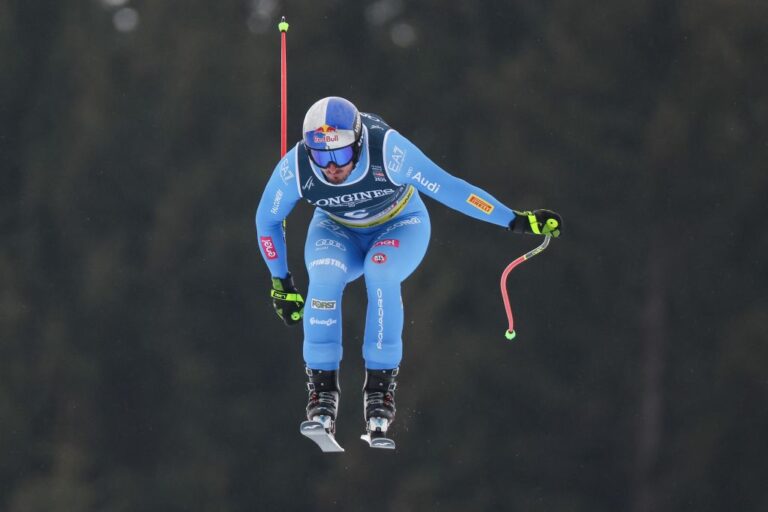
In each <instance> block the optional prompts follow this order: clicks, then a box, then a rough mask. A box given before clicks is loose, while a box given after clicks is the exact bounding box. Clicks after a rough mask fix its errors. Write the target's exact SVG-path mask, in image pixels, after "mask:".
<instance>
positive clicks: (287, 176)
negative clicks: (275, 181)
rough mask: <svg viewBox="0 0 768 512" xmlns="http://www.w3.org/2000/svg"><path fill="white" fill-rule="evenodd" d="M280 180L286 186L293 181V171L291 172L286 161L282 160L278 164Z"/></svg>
mask: <svg viewBox="0 0 768 512" xmlns="http://www.w3.org/2000/svg"><path fill="white" fill-rule="evenodd" d="M280 178H282V180H283V183H285V184H286V185H287V184H288V182H289V181H291V180H292V179H293V171H292V170H291V165H290V164H289V163H288V160H283V162H282V163H281V164H280Z"/></svg>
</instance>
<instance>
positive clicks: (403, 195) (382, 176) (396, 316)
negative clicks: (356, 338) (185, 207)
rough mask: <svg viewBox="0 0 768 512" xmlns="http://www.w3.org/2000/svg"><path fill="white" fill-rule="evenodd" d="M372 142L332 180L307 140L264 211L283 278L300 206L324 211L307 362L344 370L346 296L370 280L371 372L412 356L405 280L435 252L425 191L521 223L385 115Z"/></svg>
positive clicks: (270, 255) (277, 174) (273, 183)
mask: <svg viewBox="0 0 768 512" xmlns="http://www.w3.org/2000/svg"><path fill="white" fill-rule="evenodd" d="M361 115H362V122H363V145H362V148H361V150H360V156H359V159H358V161H357V163H356V165H355V167H354V169H353V170H352V173H351V174H350V175H349V178H348V179H347V180H346V181H345V182H343V183H341V184H338V185H333V184H331V183H329V182H328V181H327V180H326V179H325V176H324V174H323V172H322V169H320V168H319V167H317V166H316V165H315V164H314V163H313V162H312V161H311V159H310V158H309V157H308V155H307V153H306V151H305V150H304V148H303V147H302V143H301V142H299V143H298V144H296V146H294V147H293V148H292V149H291V150H290V151H288V152H287V153H286V155H285V156H284V157H283V158H282V159H281V160H280V162H279V163H278V164H277V166H276V167H275V170H274V172H273V173H272V176H271V178H270V179H269V182H268V183H267V186H266V189H265V190H264V194H263V196H262V198H261V201H260V203H259V206H258V210H257V212H256V229H257V236H258V239H259V245H260V249H261V254H262V256H263V258H264V261H265V262H266V264H267V266H268V267H269V271H270V273H271V274H272V276H273V277H279V278H283V277H285V276H287V275H288V264H287V258H286V244H285V237H284V233H283V220H284V219H285V218H286V217H287V216H288V214H289V213H290V212H291V210H292V209H293V207H294V205H295V204H296V203H297V201H299V199H304V200H305V201H307V202H309V203H310V204H311V205H313V206H315V213H314V216H313V218H312V220H311V222H310V224H309V230H308V233H307V239H306V244H305V248H304V261H305V264H306V268H307V272H308V276H309V289H308V291H307V297H306V302H305V308H304V316H303V325H304V348H303V352H304V361H305V363H306V365H307V367H308V368H313V369H318V370H337V369H338V368H339V364H340V362H341V358H342V332H341V325H342V322H341V319H342V317H341V299H342V293H343V291H344V287H345V285H346V284H347V283H349V282H351V281H353V280H355V279H357V278H358V277H360V276H361V275H362V276H364V277H365V285H366V289H367V295H368V305H367V314H366V323H365V333H364V338H363V358H364V360H365V366H366V368H369V369H374V370H376V369H388V368H396V367H398V366H399V364H400V360H401V358H402V353H403V341H402V331H403V303H402V299H401V295H400V285H401V283H402V282H403V281H404V280H405V279H406V278H407V277H408V276H409V275H410V274H411V273H412V272H413V271H414V270H415V269H416V267H417V266H418V265H419V263H420V262H421V260H422V258H423V257H424V254H425V253H426V251H427V246H428V244H429V238H430V221H429V215H428V214H427V209H426V207H425V205H424V202H423V201H422V199H421V194H424V195H426V196H428V197H430V198H432V199H434V200H436V201H439V202H441V203H443V204H444V205H446V206H448V207H450V208H453V209H455V210H458V211H459V212H461V213H464V214H466V215H469V216H470V217H473V218H475V219H479V220H482V221H485V222H489V223H491V224H496V225H498V226H503V227H505V228H506V227H508V226H509V225H510V222H511V221H512V220H513V219H514V218H515V213H514V212H513V210H511V209H510V208H507V207H506V206H504V205H503V204H501V203H500V202H499V201H498V200H497V199H495V198H494V197H493V196H491V195H490V194H488V193H487V192H485V191H484V190H482V189H480V188H477V187H475V186H473V185H470V184H469V183H467V182H466V181H463V180H461V179H459V178H456V177H454V176H452V175H451V174H449V173H448V172H446V171H444V170H443V169H441V168H440V167H439V166H438V165H437V164H435V163H434V162H432V161H431V160H430V159H429V158H427V157H426V156H425V155H424V153H422V152H421V150H419V148H418V147H416V146H415V145H414V144H413V143H411V142H410V141H409V140H408V139H406V138H405V137H403V136H402V135H401V134H400V133H398V132H397V131H395V130H393V129H391V128H390V127H389V126H388V125H387V124H386V123H385V122H384V121H383V120H382V119H381V118H380V117H378V116H376V115H373V114H365V113H361Z"/></svg>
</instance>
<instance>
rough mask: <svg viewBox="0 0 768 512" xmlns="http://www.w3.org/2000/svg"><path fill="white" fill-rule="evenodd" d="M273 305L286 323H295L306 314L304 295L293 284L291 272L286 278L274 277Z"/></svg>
mask: <svg viewBox="0 0 768 512" xmlns="http://www.w3.org/2000/svg"><path fill="white" fill-rule="evenodd" d="M270 296H271V297H272V305H273V306H274V307H275V313H277V316H279V317H280V319H281V320H282V321H283V322H285V325H294V324H297V323H299V322H300V321H301V318H302V317H303V316H304V297H302V296H301V294H300V293H299V291H298V290H297V289H296V286H295V285H294V284H293V276H291V274H290V272H289V273H288V275H287V276H285V277H284V278H282V279H281V278H279V277H273V278H272V291H271V293H270Z"/></svg>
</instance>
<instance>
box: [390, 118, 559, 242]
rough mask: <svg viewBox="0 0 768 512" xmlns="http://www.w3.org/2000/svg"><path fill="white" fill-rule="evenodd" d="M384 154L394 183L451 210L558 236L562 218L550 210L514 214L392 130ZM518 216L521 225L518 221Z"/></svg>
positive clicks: (519, 229)
mask: <svg viewBox="0 0 768 512" xmlns="http://www.w3.org/2000/svg"><path fill="white" fill-rule="evenodd" d="M384 151H385V155H386V158H387V172H388V173H389V176H390V179H392V181H393V182H395V183H396V184H402V183H409V184H411V185H413V186H414V187H416V189H417V190H419V192H421V193H423V194H426V195H427V196H429V197H431V198H432V199H435V200H436V201H439V202H441V203H443V204H444V205H446V206H448V207H450V208H453V209H454V210H458V211H460V212H461V213H464V214H466V215H469V216H470V217H474V218H475V219H479V220H482V221H485V222H490V223H491V224H496V225H499V226H504V227H506V228H509V229H512V230H513V232H515V233H529V234H536V235H547V234H551V235H552V236H555V237H557V236H559V235H560V231H561V230H562V219H561V218H560V216H559V215H558V214H557V213H555V212H553V211H550V210H534V211H533V212H528V211H525V212H518V211H516V210H512V209H510V208H508V207H507V206H505V205H504V204H502V203H501V202H500V201H499V200H498V199H496V198H495V197H493V196H492V195H491V194H489V193H488V192H486V191H485V190H483V189H481V188H479V187H476V186H474V185H472V184H470V183H467V182H466V181H464V180H462V179H460V178H457V177H455V176H453V175H451V174H449V173H448V172H446V171H445V170H443V169H442V168H441V167H440V166H439V165H437V164H436V163H435V162H433V161H432V160H430V159H429V158H428V157H427V156H426V155H425V154H424V153H423V152H422V151H421V150H420V149H419V148H418V147H416V145H414V144H413V143H412V142H411V141H409V140H408V139H406V138H405V137H403V136H402V135H400V134H399V133H397V132H395V131H392V132H390V133H389V134H388V135H387V139H386V143H385V148H384ZM521 217H522V218H523V221H522V222H521V221H519V220H518V219H519V218H521ZM516 220H517V222H516Z"/></svg>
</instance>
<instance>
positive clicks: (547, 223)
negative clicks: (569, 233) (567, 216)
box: [509, 210, 563, 238]
mask: <svg viewBox="0 0 768 512" xmlns="http://www.w3.org/2000/svg"><path fill="white" fill-rule="evenodd" d="M513 211H514V212H515V218H514V219H512V222H510V223H509V229H511V230H512V232H513V233H525V234H529V235H552V236H553V237H555V238H557V237H559V236H560V232H561V231H562V229H563V219H562V218H561V217H560V215H559V214H557V213H555V212H553V211H552V210H533V211H532V212H529V211H525V212H518V211H516V210H513Z"/></svg>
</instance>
